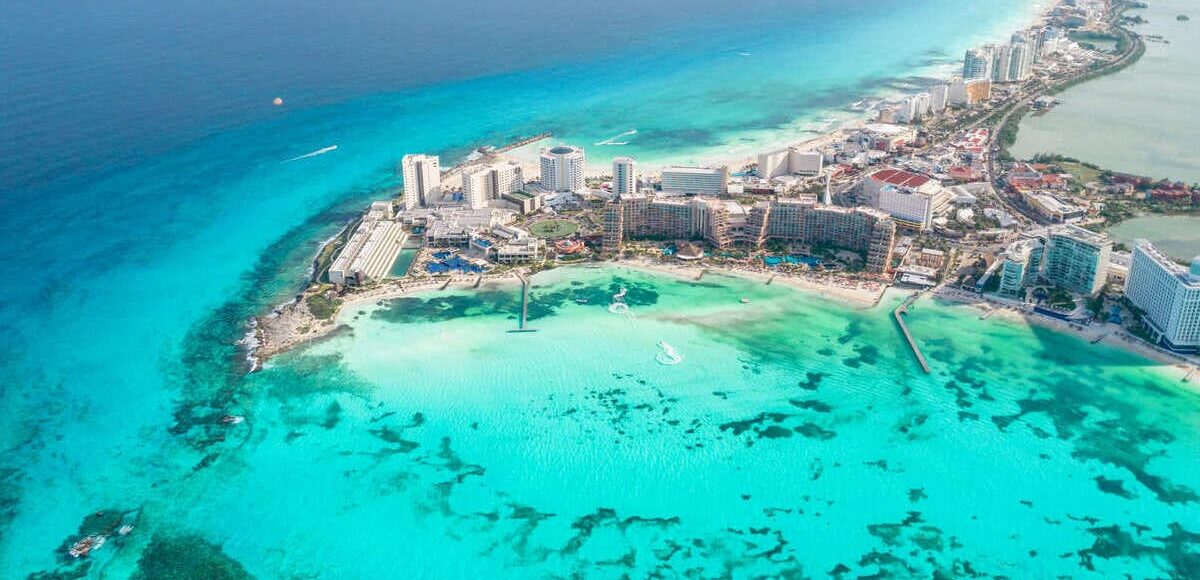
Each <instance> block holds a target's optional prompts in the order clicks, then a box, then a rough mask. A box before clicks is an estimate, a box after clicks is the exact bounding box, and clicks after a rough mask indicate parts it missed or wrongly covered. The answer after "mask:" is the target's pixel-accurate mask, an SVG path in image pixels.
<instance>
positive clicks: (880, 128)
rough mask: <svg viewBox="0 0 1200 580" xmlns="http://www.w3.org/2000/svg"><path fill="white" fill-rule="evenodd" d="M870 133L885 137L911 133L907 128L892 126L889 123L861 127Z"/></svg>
mask: <svg viewBox="0 0 1200 580" xmlns="http://www.w3.org/2000/svg"><path fill="white" fill-rule="evenodd" d="M863 128H864V129H866V130H868V131H871V132H872V133H881V134H885V135H903V134H905V133H908V132H909V131H911V129H909V128H908V127H901V126H900V125H893V124H891V123H868V124H867V125H865V126H864V127H863Z"/></svg>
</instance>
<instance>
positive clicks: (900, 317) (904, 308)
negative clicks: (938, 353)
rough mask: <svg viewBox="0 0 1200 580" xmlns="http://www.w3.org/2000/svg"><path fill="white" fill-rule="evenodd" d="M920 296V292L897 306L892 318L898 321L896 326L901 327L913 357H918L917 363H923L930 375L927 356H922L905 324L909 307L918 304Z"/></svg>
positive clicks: (922, 367)
mask: <svg viewBox="0 0 1200 580" xmlns="http://www.w3.org/2000/svg"><path fill="white" fill-rule="evenodd" d="M920 296H921V293H920V292H918V293H915V294H913V295H912V296H909V297H908V298H907V299H905V301H904V303H903V304H901V305H900V306H897V307H896V309H895V310H893V311H892V316H893V317H894V318H895V319H896V325H897V326H899V327H900V332H901V333H902V334H903V335H904V340H906V341H908V347H909V348H911V349H912V352H913V355H914V356H916V357H917V362H919V363H921V370H923V371H925V373H926V374H928V373H929V372H930V370H929V363H928V362H926V361H925V355H923V354H921V348H920V347H919V346H917V341H915V340H913V336H912V333H911V332H909V331H908V325H907V324H905V323H904V315H905V314H908V307H909V306H912V304H913V302H916V301H917V298H920Z"/></svg>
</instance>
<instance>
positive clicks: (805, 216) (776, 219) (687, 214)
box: [603, 194, 896, 274]
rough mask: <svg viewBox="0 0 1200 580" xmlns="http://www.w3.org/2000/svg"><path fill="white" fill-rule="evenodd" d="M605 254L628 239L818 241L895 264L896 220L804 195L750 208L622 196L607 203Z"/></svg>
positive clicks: (874, 265) (869, 261)
mask: <svg viewBox="0 0 1200 580" xmlns="http://www.w3.org/2000/svg"><path fill="white" fill-rule="evenodd" d="M603 232H604V234H603V248H604V251H605V253H609V254H611V253H615V252H618V251H620V249H621V246H622V244H623V243H624V240H625V239H627V238H629V239H632V238H648V239H659V240H704V241H707V242H709V243H710V244H712V245H714V246H716V247H718V248H727V247H731V246H735V245H736V246H743V247H748V248H751V249H760V248H762V247H763V245H764V244H766V243H767V242H768V241H773V240H776V241H782V242H788V243H802V244H820V245H828V246H835V247H837V248H841V249H846V250H851V251H855V252H859V253H861V254H862V255H863V258H864V260H865V266H866V270H867V271H868V272H871V273H874V274H883V273H886V272H887V271H888V270H889V269H890V267H891V261H892V250H893V248H894V246H895V235H896V224H895V221H893V220H892V219H891V218H890V217H889V216H888V215H887V214H884V213H882V212H879V211H876V210H873V209H869V208H845V207H836V206H829V205H821V204H819V203H817V200H816V198H813V197H801V198H789V199H778V200H774V201H764V202H759V203H757V204H755V205H754V206H753V207H752V208H750V209H749V211H747V210H746V209H745V208H743V207H742V206H741V205H740V204H738V203H737V202H734V201H732V200H718V199H714V198H708V197H690V198H679V197H666V198H654V197H650V196H646V195H642V194H634V195H628V196H621V198H620V199H619V200H618V201H617V202H616V203H613V204H610V205H609V206H608V207H606V208H605V213H604V227H603Z"/></svg>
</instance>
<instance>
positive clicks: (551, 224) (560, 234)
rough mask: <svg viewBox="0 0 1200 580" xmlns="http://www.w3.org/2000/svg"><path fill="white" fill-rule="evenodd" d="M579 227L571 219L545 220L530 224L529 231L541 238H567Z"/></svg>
mask: <svg viewBox="0 0 1200 580" xmlns="http://www.w3.org/2000/svg"><path fill="white" fill-rule="evenodd" d="M578 229H579V226H577V225H575V222H573V221H570V220H543V221H540V222H538V223H536V224H533V225H531V226H529V231H530V232H533V235H535V236H537V237H539V238H550V239H554V238H565V237H567V236H569V235H571V234H573V233H575V231H576V230H578Z"/></svg>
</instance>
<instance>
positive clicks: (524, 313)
mask: <svg viewBox="0 0 1200 580" xmlns="http://www.w3.org/2000/svg"><path fill="white" fill-rule="evenodd" d="M517 279H519V280H520V281H521V319H520V320H518V321H517V328H516V329H514V330H510V331H509V332H537V330H536V329H533V328H528V327H527V326H526V322H527V321H528V319H529V279H528V278H526V277H525V276H523V275H521V273H520V272H517Z"/></svg>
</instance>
